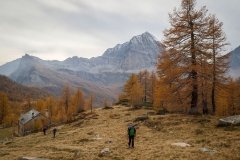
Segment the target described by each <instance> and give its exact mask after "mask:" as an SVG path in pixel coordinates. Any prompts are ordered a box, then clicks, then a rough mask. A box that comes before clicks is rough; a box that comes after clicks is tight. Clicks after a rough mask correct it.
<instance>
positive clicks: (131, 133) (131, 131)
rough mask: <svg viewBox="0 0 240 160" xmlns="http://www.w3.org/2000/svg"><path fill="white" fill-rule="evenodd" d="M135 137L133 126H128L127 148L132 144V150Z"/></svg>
mask: <svg viewBox="0 0 240 160" xmlns="http://www.w3.org/2000/svg"><path fill="white" fill-rule="evenodd" d="M135 136H136V129H135V127H134V125H130V126H129V127H128V137H129V142H128V147H129V148H130V147H131V144H132V148H134V137H135Z"/></svg>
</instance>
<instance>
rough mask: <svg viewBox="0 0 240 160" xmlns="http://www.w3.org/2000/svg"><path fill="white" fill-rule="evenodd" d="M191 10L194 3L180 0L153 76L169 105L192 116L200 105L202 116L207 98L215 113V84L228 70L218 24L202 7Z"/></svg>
mask: <svg viewBox="0 0 240 160" xmlns="http://www.w3.org/2000/svg"><path fill="white" fill-rule="evenodd" d="M195 6H196V0H182V3H181V7H180V9H174V11H173V13H172V14H170V15H169V18H170V25H171V27H170V28H169V29H167V30H165V32H164V36H165V38H164V40H163V45H164V47H165V51H164V52H163V53H162V54H161V56H160V57H159V60H158V65H157V73H158V76H159V78H160V79H161V84H162V86H163V88H168V89H169V91H170V92H171V94H170V96H171V97H172V98H170V99H175V101H171V100H168V103H169V104H170V105H175V106H179V107H182V108H183V110H186V109H187V110H188V111H189V113H192V114H195V113H198V112H199V111H200V108H199V107H198V106H199V105H200V104H201V106H202V112H203V113H208V108H209V107H208V106H209V100H208V99H209V96H211V101H212V103H211V106H212V112H213V113H215V110H216V105H215V101H216V100H215V99H216V88H217V84H218V86H220V85H221V84H222V80H223V79H224V78H225V72H226V70H227V66H228V61H227V59H228V57H227V56H226V53H224V52H223V51H224V47H225V46H226V45H227V43H226V38H225V35H224V32H223V30H222V23H221V22H219V21H218V19H217V18H216V17H215V16H211V15H210V16H209V15H207V9H206V7H205V6H204V7H201V8H200V9H196V7H195ZM210 88H211V89H210ZM209 91H211V93H209ZM200 100H201V101H200ZM188 106H189V107H188ZM188 108H189V109H188Z"/></svg>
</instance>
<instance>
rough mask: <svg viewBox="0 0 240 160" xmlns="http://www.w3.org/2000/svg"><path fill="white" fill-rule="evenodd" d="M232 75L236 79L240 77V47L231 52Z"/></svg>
mask: <svg viewBox="0 0 240 160" xmlns="http://www.w3.org/2000/svg"><path fill="white" fill-rule="evenodd" d="M230 57H231V58H230V75H231V76H232V77H234V78H238V77H240V46H239V47H237V48H236V49H235V50H233V51H232V52H231V56H230Z"/></svg>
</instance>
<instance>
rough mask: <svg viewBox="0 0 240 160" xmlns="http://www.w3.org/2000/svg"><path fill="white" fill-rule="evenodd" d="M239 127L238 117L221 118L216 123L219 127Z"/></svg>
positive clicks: (239, 118)
mask: <svg viewBox="0 0 240 160" xmlns="http://www.w3.org/2000/svg"><path fill="white" fill-rule="evenodd" d="M237 125H240V115H236V116H230V117H226V118H221V119H219V121H218V126H219V127H224V126H237Z"/></svg>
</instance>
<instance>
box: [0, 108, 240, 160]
mask: <svg viewBox="0 0 240 160" xmlns="http://www.w3.org/2000/svg"><path fill="white" fill-rule="evenodd" d="M147 112H149V110H145V109H139V110H132V111H130V110H129V109H127V108H124V107H114V109H110V110H102V109H96V110H95V114H93V115H91V114H86V115H87V116H86V117H85V120H82V119H79V120H78V121H77V122H73V123H70V124H67V125H64V126H60V127H59V130H58V133H57V136H56V138H55V139H53V138H52V134H51V131H48V132H49V133H48V134H47V136H43V134H42V133H35V134H32V135H28V136H25V137H16V138H14V141H13V142H11V143H9V144H3V143H2V144H0V148H1V149H0V159H1V160H5V159H6V160H12V159H16V158H17V157H20V156H33V157H43V158H49V159H53V160H60V159H63V160H74V159H88V160H91V159H92V160H97V159H113V160H122V159H126V160H128V159H130V160H146V159H159V160H175V159H176V160H177V159H191V160H192V159H194V160H198V159H199V160H202V159H208V160H211V159H212V160H215V159H217V160H226V159H231V160H239V159H240V128H239V127H233V128H227V129H226V128H216V122H217V118H216V117H212V116H205V117H203V116H188V115H180V114H169V115H161V116H160V115H151V116H150V117H149V119H148V120H147V121H145V122H142V123H140V124H139V125H138V129H137V137H136V142H135V144H136V147H135V148H134V149H128V146H127V141H128V137H127V126H128V124H129V123H131V122H132V121H133V120H134V119H135V118H136V117H137V116H140V115H143V114H146V113H147ZM176 142H185V143H188V144H190V145H191V147H186V148H181V147H176V146H172V145H171V143H176ZM203 147H206V148H209V149H210V150H213V151H214V152H213V153H208V152H201V151H200V148H203ZM103 148H109V149H110V151H111V153H110V154H109V155H107V156H100V154H99V153H100V151H101V150H102V149H103Z"/></svg>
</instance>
